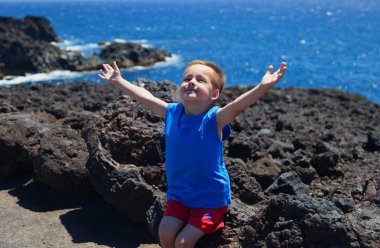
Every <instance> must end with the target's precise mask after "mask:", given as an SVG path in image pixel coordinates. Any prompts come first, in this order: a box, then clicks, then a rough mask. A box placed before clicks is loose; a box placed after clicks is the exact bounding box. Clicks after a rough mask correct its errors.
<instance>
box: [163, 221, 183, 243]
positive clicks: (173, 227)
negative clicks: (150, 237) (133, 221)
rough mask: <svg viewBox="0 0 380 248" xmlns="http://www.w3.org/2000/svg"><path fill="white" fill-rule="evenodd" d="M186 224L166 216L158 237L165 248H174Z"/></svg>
mask: <svg viewBox="0 0 380 248" xmlns="http://www.w3.org/2000/svg"><path fill="white" fill-rule="evenodd" d="M184 225H185V222H183V221H182V220H180V219H177V218H175V217H171V216H164V217H163V218H162V220H161V222H160V227H159V229H158V235H159V236H160V244H161V247H163V248H174V247H175V239H176V237H177V234H178V233H179V232H180V231H181V229H182V228H183V226H184Z"/></svg>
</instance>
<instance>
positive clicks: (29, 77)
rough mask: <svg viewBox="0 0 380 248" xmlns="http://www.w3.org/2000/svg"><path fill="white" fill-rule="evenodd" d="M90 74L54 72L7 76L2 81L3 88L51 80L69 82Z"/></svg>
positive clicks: (0, 81) (0, 82)
mask: <svg viewBox="0 0 380 248" xmlns="http://www.w3.org/2000/svg"><path fill="white" fill-rule="evenodd" d="M85 73H89V72H75V71H52V72H48V73H35V74H26V75H25V76H6V77H4V78H3V80H0V85H1V86H8V85H16V84H23V83H30V82H41V81H51V80H62V81H64V80H68V79H75V78H79V77H81V76H83V74H85Z"/></svg>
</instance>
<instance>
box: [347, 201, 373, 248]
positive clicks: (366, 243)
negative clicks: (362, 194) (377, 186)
mask: <svg viewBox="0 0 380 248" xmlns="http://www.w3.org/2000/svg"><path fill="white" fill-rule="evenodd" d="M347 217H348V219H349V220H350V222H351V225H352V229H353V230H354V231H355V232H356V234H357V236H358V240H359V244H360V247H365V248H372V247H377V246H378V245H379V243H380V235H379V234H380V208H379V207H378V206H376V205H375V204H368V203H365V202H364V203H361V204H359V205H358V206H356V207H355V209H354V211H352V212H351V213H349V214H348V215H347Z"/></svg>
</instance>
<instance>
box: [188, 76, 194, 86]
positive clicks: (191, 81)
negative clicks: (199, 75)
mask: <svg viewBox="0 0 380 248" xmlns="http://www.w3.org/2000/svg"><path fill="white" fill-rule="evenodd" d="M194 81H195V79H194V78H192V79H191V80H190V81H189V85H193V86H194V85H195V83H194Z"/></svg>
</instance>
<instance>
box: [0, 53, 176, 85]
mask: <svg viewBox="0 0 380 248" xmlns="http://www.w3.org/2000/svg"><path fill="white" fill-rule="evenodd" d="M181 61H182V58H181V57H180V56H179V55H175V54H174V55H172V57H167V58H166V60H165V61H162V62H157V63H155V64H154V65H151V66H134V67H130V68H127V69H121V70H122V71H128V72H134V71H143V70H151V69H155V68H161V67H166V66H179V65H180V64H181ZM97 74H98V71H97V70H96V71H86V72H76V71H52V72H48V73H35V74H31V73H28V74H26V75H25V76H6V77H4V78H3V79H2V80H0V86H11V85H17V84H23V83H32V82H49V81H57V82H63V83H64V82H68V81H73V80H80V79H81V78H83V77H85V76H94V77H95V76H96V75H97Z"/></svg>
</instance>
